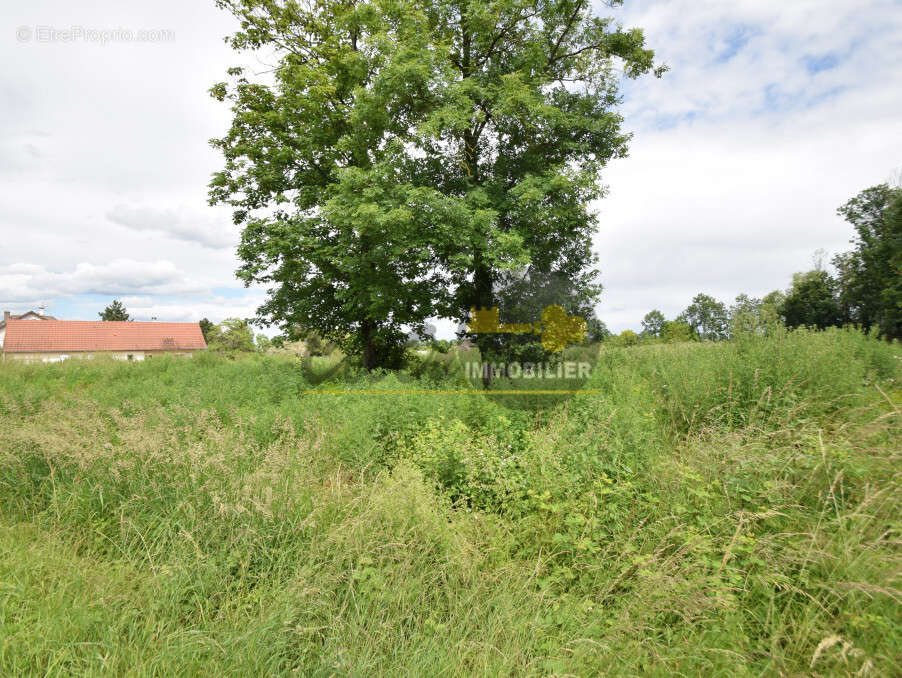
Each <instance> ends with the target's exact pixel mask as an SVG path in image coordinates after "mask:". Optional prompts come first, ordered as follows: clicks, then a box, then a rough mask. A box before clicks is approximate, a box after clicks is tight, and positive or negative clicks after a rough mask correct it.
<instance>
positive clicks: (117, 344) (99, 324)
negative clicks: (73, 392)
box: [3, 316, 207, 363]
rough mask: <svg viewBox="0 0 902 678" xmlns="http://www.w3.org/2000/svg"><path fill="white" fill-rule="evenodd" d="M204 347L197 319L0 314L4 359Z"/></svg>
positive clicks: (182, 351)
mask: <svg viewBox="0 0 902 678" xmlns="http://www.w3.org/2000/svg"><path fill="white" fill-rule="evenodd" d="M206 348H207V343H206V342H205V341H204V335H203V333H202V332H201V331H200V325H199V324H198V323H159V322H110V321H103V320H98V321H93V320H48V321H47V322H33V321H31V320H28V319H24V318H15V319H14V318H13V317H12V316H9V317H8V319H6V337H5V339H4V342H3V359H4V360H22V361H25V362H45V363H49V362H60V361H63V360H67V359H69V358H93V357H94V356H95V355H109V356H111V357H112V358H115V359H117V360H144V359H145V358H151V357H153V356H155V355H162V354H170V355H185V356H190V355H191V354H193V353H194V352H195V351H202V350H204V349H206Z"/></svg>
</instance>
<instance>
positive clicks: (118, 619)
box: [0, 329, 902, 676]
mask: <svg viewBox="0 0 902 678" xmlns="http://www.w3.org/2000/svg"><path fill="white" fill-rule="evenodd" d="M582 350H588V349H587V348H584V349H582ZM593 350H594V351H596V352H597V361H596V362H595V369H594V372H593V374H592V376H591V378H590V379H589V381H588V382H587V383H586V384H585V385H584V387H583V389H582V391H581V392H577V393H576V394H575V395H572V396H570V397H567V398H560V399H557V400H556V401H554V402H553V403H552V404H550V405H548V404H545V403H539V404H537V405H535V406H533V407H513V406H511V405H510V403H508V402H507V401H505V400H503V399H501V398H498V397H493V396H492V394H491V391H489V392H485V391H482V390H481V389H479V388H475V387H473V386H472V385H469V384H468V383H467V382H466V380H463V379H460V378H459V377H455V375H454V374H453V369H452V368H451V367H450V366H451V365H453V364H454V363H453V360H454V356H453V355H452V354H453V353H454V351H452V352H449V353H448V354H441V355H442V359H443V360H446V361H448V365H446V369H445V370H444V371H441V370H438V369H436V370H433V371H430V372H429V373H428V374H426V373H423V374H422V375H420V376H416V375H413V374H410V373H409V372H398V373H385V372H380V371H367V370H363V369H362V368H354V367H353V366H347V365H346V368H345V369H344V370H343V371H336V370H334V369H333V368H334V367H335V364H336V363H334V362H333V361H332V359H330V358H324V357H305V358H297V357H293V356H291V355H290V354H287V353H282V354H261V353H259V352H258V353H249V354H245V355H244V357H241V358H240V359H237V360H230V359H229V356H228V355H224V354H218V353H215V352H210V353H207V354H202V355H199V356H197V357H196V358H195V359H192V360H176V359H172V358H168V357H162V358H160V359H158V360H154V361H150V362H147V363H142V364H134V365H133V364H127V365H126V364H121V363H116V362H113V361H102V360H97V361H93V362H91V363H88V362H75V361H72V362H69V363H66V364H61V365H51V366H26V365H18V364H11V363H4V364H3V365H2V369H0V436H2V439H3V441H4V445H3V447H2V449H0V674H2V675H33V674H42V675H71V674H78V675H101V674H103V675H111V674H112V675H116V674H127V675H154V674H159V673H161V672H163V673H166V674H168V675H197V674H205V675H209V674H215V675H236V676H237V675H263V674H265V675H281V674H301V675H335V674H338V675H359V674H373V675H386V674H387V675H398V674H405V675H435V674H479V675H549V674H551V675H565V674H566V675H596V674H601V673H611V674H617V675H620V674H627V675H637V674H641V675H649V674H650V675H663V674H673V673H676V674H683V675H686V674H693V675H696V674H705V675H738V676H742V675H749V676H752V675H755V676H757V675H762V674H764V675H769V674H780V675H791V674H808V673H815V674H818V675H846V674H855V673H858V674H859V675H894V674H899V673H900V672H902V665H900V662H899V657H900V656H902V634H900V631H899V626H898V619H899V615H900V588H902V587H900V584H902V582H900V575H899V572H900V561H902V554H900V548H899V544H900V541H899V536H900V531H902V521H900V518H899V516H900V515H902V490H900V484H899V478H898V473H899V471H898V469H899V444H898V443H899V440H900V435H899V433H900V425H902V422H900V406H902V391H900V387H899V384H900V381H899V379H900V378H902V369H900V362H902V361H900V353H902V352H900V349H899V346H898V344H893V343H887V342H883V341H879V340H877V339H875V338H873V337H869V336H866V335H865V334H863V333H861V332H858V331H854V330H839V329H828V330H827V331H823V332H813V331H808V330H798V331H791V332H790V331H785V330H780V331H775V332H773V333H770V334H756V333H748V334H743V335H742V336H740V337H738V338H736V339H735V340H734V341H732V342H718V343H713V342H705V343H675V344H665V343H650V344H643V345H636V346H620V345H618V344H617V342H606V343H605V344H603V345H601V346H600V347H599V346H597V345H596V346H595V347H593ZM232 357H234V356H232ZM435 364H437V365H442V364H443V363H441V362H437V363H435ZM376 394H381V395H376Z"/></svg>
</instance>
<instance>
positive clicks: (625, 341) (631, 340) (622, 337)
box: [616, 330, 640, 346]
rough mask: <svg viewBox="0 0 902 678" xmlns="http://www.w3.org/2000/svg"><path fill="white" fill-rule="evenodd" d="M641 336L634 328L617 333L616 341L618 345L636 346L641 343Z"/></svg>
mask: <svg viewBox="0 0 902 678" xmlns="http://www.w3.org/2000/svg"><path fill="white" fill-rule="evenodd" d="M639 340H640V337H639V335H638V334H636V333H635V332H633V331H632V330H623V332H621V333H620V334H618V335H617V339H616V343H617V345H618V346H635V345H636V344H638V343H639Z"/></svg>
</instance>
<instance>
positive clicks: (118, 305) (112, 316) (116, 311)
mask: <svg viewBox="0 0 902 678" xmlns="http://www.w3.org/2000/svg"><path fill="white" fill-rule="evenodd" d="M97 315H99V316H100V319H101V320H111V321H113V320H118V321H125V320H130V318H129V315H128V311H126V310H125V306H123V304H122V302H121V301H119V300H118V299H113V301H112V302H111V303H110V305H109V306H107V307H106V308H105V309H103V310H102V311H101V312H100V313H98V314H97Z"/></svg>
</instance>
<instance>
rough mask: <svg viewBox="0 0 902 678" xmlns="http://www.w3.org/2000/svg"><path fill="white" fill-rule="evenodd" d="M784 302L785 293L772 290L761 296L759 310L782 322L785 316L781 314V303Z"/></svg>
mask: <svg viewBox="0 0 902 678" xmlns="http://www.w3.org/2000/svg"><path fill="white" fill-rule="evenodd" d="M785 303H786V293H785V292H783V291H782V290H774V291H773V292H770V293H769V294H765V295H764V296H763V297H762V298H761V312H762V313H763V314H765V315H766V316H768V317H772V318H776V320H777V321H778V322H780V323H783V322H785V317H784V316H783V305H784V304H785Z"/></svg>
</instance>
